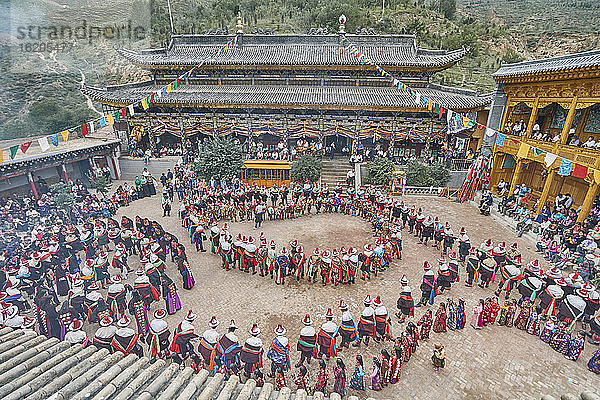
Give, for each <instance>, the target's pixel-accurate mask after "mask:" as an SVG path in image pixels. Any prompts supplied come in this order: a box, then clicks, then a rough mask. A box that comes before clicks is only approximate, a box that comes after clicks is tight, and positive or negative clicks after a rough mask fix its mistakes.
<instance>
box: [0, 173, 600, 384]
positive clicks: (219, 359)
mask: <svg viewBox="0 0 600 400" xmlns="http://www.w3.org/2000/svg"><path fill="white" fill-rule="evenodd" d="M144 175H145V174H142V176H144ZM164 177H165V178H164V179H162V177H161V179H160V182H161V184H162V185H163V193H164V194H166V197H167V198H170V201H173V197H174V192H175V191H177V193H178V196H180V200H181V207H180V208H179V217H180V218H181V221H182V225H183V226H184V227H185V229H186V230H187V231H188V233H189V235H190V240H191V242H192V244H193V246H195V248H196V250H197V251H208V247H210V251H211V252H212V253H214V254H215V255H218V256H219V257H220V260H221V266H222V267H223V268H225V269H235V270H241V271H244V272H246V273H253V274H260V275H261V276H265V277H267V276H268V277H272V278H273V279H274V281H275V283H277V284H282V285H283V284H285V278H286V277H290V278H291V279H295V280H296V281H302V280H306V281H308V282H312V283H315V282H320V283H322V284H323V285H327V284H334V285H340V284H342V285H343V284H352V283H355V282H356V279H357V278H360V279H363V280H368V279H371V278H372V276H377V275H378V274H379V273H381V272H382V271H384V270H386V269H388V268H390V267H392V263H393V260H396V259H401V257H402V247H403V243H402V240H403V236H402V233H403V232H404V235H414V236H415V237H416V238H417V240H418V244H419V245H423V246H428V245H431V246H433V247H435V248H436V249H438V250H439V254H440V256H439V259H438V260H437V264H438V265H437V268H434V267H433V265H432V264H431V263H430V262H428V261H425V262H424V264H423V270H424V273H423V278H422V281H421V282H420V283H419V286H418V287H419V290H420V292H421V293H420V299H418V301H415V300H416V298H414V297H413V290H412V288H411V287H410V286H409V282H408V279H407V278H406V276H403V277H402V278H401V280H400V284H401V285H400V290H399V291H400V294H399V297H398V299H397V301H396V307H397V309H398V312H397V313H396V317H397V319H398V322H399V323H400V324H406V325H400V327H404V328H403V329H400V333H397V334H395V335H394V334H393V332H394V331H396V330H397V329H399V328H397V327H394V326H393V324H392V316H391V314H390V312H389V311H388V308H386V306H385V305H384V301H383V299H382V298H381V296H374V299H372V298H371V297H370V296H369V295H367V296H366V297H365V299H364V302H363V303H364V308H363V309H362V311H361V314H360V317H359V318H358V319H357V320H355V319H354V318H353V316H352V315H351V313H350V311H349V307H348V305H347V304H346V303H345V301H344V300H341V301H340V303H339V304H338V308H339V310H340V313H341V316H340V318H339V320H340V323H339V325H338V324H336V323H334V322H333V320H334V318H335V316H334V314H333V311H332V308H333V307H330V308H328V310H327V313H326V314H325V315H324V319H325V321H324V322H323V324H322V325H321V327H320V329H319V330H318V331H317V330H316V329H315V328H314V327H313V326H312V325H313V321H312V319H311V317H310V315H308V314H307V315H305V317H304V318H303V320H302V322H303V324H304V328H303V329H302V330H300V331H299V332H298V341H297V344H296V349H297V351H298V353H299V361H298V363H295V364H294V367H295V370H294V371H292V364H291V357H290V341H289V339H288V338H287V337H286V329H285V327H284V326H283V325H282V324H278V325H277V326H276V327H274V330H273V333H274V337H273V339H272V341H271V342H270V344H269V346H268V347H265V346H263V342H262V340H261V338H260V336H261V329H260V328H259V326H258V325H257V324H253V325H252V326H251V327H250V329H249V331H248V332H249V335H250V336H249V337H248V338H247V339H246V340H244V341H243V342H242V341H241V340H240V339H239V338H238V336H237V335H236V331H237V329H238V327H237V326H236V324H235V321H234V320H231V323H230V324H229V325H228V327H227V332H225V333H222V334H221V333H219V332H218V330H217V328H218V326H219V325H220V324H219V321H218V320H217V318H216V317H214V316H213V317H212V318H206V320H207V321H208V329H206V330H205V331H204V332H203V333H202V334H200V333H199V331H196V328H195V326H194V322H195V320H196V319H197V315H196V314H195V313H194V312H193V311H192V310H191V309H189V308H190V307H185V308H187V309H189V311H188V312H187V314H186V315H185V317H184V318H182V321H181V323H179V324H178V325H177V326H176V327H169V324H168V323H167V322H166V321H165V317H166V316H167V315H168V314H174V313H176V312H178V311H179V310H180V309H181V308H182V304H181V300H180V298H179V295H178V284H176V283H175V282H174V280H173V279H172V278H171V277H170V276H169V275H168V273H167V268H166V267H167V263H168V262H170V263H173V264H174V265H175V266H176V268H177V270H178V271H179V274H180V276H181V278H182V281H181V282H182V283H181V287H182V288H183V289H184V290H191V289H192V288H193V287H194V285H195V281H194V278H193V275H192V270H191V268H190V265H189V263H188V258H187V255H186V247H185V245H183V244H182V243H181V242H180V240H179V239H178V238H177V235H175V234H173V233H169V232H166V231H165V230H164V229H163V228H162V226H161V224H160V223H158V222H157V221H151V220H149V219H144V218H140V217H136V218H134V220H131V219H129V218H127V217H123V218H122V219H121V221H120V222H118V221H116V220H115V219H113V218H112V217H111V214H109V215H105V214H104V213H103V212H102V210H101V209H100V210H98V208H94V207H91V206H90V204H94V202H100V201H99V200H98V199H97V198H96V197H95V196H94V195H91V194H89V192H88V191H87V189H85V187H84V186H83V185H82V184H81V183H77V184H74V185H73V187H74V188H75V189H76V190H75V194H76V195H77V196H80V197H77V199H76V204H77V205H78V206H76V207H74V209H75V211H73V210H71V211H70V212H65V211H62V210H60V209H59V208H57V207H55V206H52V202H51V200H49V199H50V197H48V198H46V200H45V201H44V200H42V199H41V200H42V201H38V202H35V201H31V200H29V201H28V200H27V197H24V198H16V197H15V198H11V199H4V200H3V204H2V205H3V208H2V212H3V215H2V217H3V222H4V225H3V233H4V238H5V240H6V238H10V237H11V235H12V237H13V238H17V239H18V240H16V241H15V243H13V244H12V245H11V246H5V248H4V251H3V259H2V268H1V269H0V288H2V290H1V292H0V305H1V306H2V307H1V310H2V312H1V313H0V325H3V326H9V327H13V328H22V329H35V330H36V331H38V332H39V333H40V334H42V335H45V336H47V337H56V338H59V339H60V340H65V341H68V342H69V343H82V344H87V343H92V344H94V345H96V346H97V347H100V348H107V349H108V350H109V351H111V352H115V351H120V352H123V353H125V354H137V355H139V356H148V357H150V358H152V359H154V358H164V359H169V360H171V361H172V362H176V363H178V364H180V366H181V367H182V368H183V367H184V366H186V365H188V364H189V365H190V366H191V367H192V368H193V369H194V371H196V372H197V371H198V370H199V369H200V368H206V369H207V370H209V371H210V373H211V374H214V373H217V372H220V373H223V374H224V375H225V376H226V377H229V376H231V375H232V374H239V375H240V376H242V377H243V378H246V379H247V378H251V377H252V378H254V379H255V380H256V381H257V383H258V384H259V385H260V384H261V383H263V382H264V380H265V379H266V377H269V378H271V379H273V381H274V384H275V386H276V387H277V388H282V387H284V386H289V384H291V383H292V381H293V382H294V384H296V385H297V386H298V388H302V389H306V390H307V391H308V392H309V393H311V392H317V391H318V392H323V393H326V394H327V393H328V392H336V393H339V394H340V395H342V396H343V395H344V394H345V392H346V390H347V386H348V388H351V389H354V390H364V389H366V388H367V387H369V388H370V389H372V390H376V391H377V390H381V389H382V387H384V386H386V385H388V384H394V383H397V382H398V379H399V376H400V370H401V366H402V365H403V364H404V363H406V362H408V361H409V359H410V358H411V355H412V354H414V352H415V351H416V349H417V347H418V346H419V341H422V340H428V339H429V338H430V336H431V335H430V331H433V332H434V333H444V332H446V331H448V330H461V329H463V328H464V327H465V325H466V322H467V318H468V317H467V315H466V314H467V312H466V307H467V302H465V301H464V300H463V299H461V298H455V299H453V298H445V299H444V302H442V303H440V304H439V306H438V309H437V311H436V312H435V314H433V313H432V311H431V308H429V306H431V305H434V304H436V303H435V302H436V299H437V301H438V302H439V299H440V296H442V295H443V294H444V293H446V294H447V293H448V292H449V291H451V289H452V286H453V285H456V284H457V283H458V282H460V279H461V277H463V279H465V283H464V284H465V285H466V286H467V287H473V286H475V285H477V286H479V287H480V288H490V287H491V289H494V288H495V292H494V295H493V296H490V298H488V299H485V300H484V299H482V300H481V301H479V302H478V303H477V304H475V305H474V306H473V314H472V317H471V326H472V327H473V328H475V329H483V328H484V327H486V326H488V325H491V324H496V325H501V326H506V327H511V326H515V327H517V328H518V329H522V330H526V331H527V332H528V333H530V334H532V335H537V336H539V337H540V338H541V339H542V340H544V341H546V342H548V343H549V344H550V346H551V347H552V348H553V349H555V350H557V351H559V352H561V353H562V354H564V355H565V357H567V358H569V359H571V360H577V359H578V357H579V355H580V354H581V351H582V349H583V347H584V345H585V343H586V342H588V343H590V344H591V345H596V344H598V342H599V341H600V313H598V309H599V308H600V303H599V296H598V292H597V291H596V288H595V287H594V284H593V283H592V281H593V279H594V278H595V277H596V275H595V274H596V272H593V274H592V273H588V274H586V273H585V272H586V271H583V270H581V271H579V270H575V271H573V272H568V273H565V272H563V270H562V269H561V267H563V266H564V265H561V266H558V265H553V266H552V267H551V268H549V269H547V270H546V271H543V270H542V269H541V267H540V262H539V260H531V261H530V262H526V261H524V260H522V256H521V253H520V251H519V248H518V246H517V244H516V243H514V244H513V245H510V246H507V245H506V243H505V242H500V243H496V244H494V243H493V242H492V240H491V239H488V240H486V241H484V242H483V243H481V245H479V246H478V247H475V246H473V245H472V244H471V241H470V238H469V236H468V235H467V229H466V228H465V227H461V228H460V229H458V233H457V234H455V232H454V230H453V229H452V226H451V224H450V223H449V222H442V221H441V220H440V218H439V217H437V216H432V215H429V214H428V213H427V212H426V211H425V209H424V208H423V207H419V206H418V205H412V206H411V205H408V204H405V203H404V202H401V201H399V200H397V199H394V198H392V197H391V196H389V195H387V194H385V193H381V192H378V191H377V190H375V189H373V188H371V187H367V188H360V189H359V190H358V191H355V190H354V189H353V188H349V189H348V190H347V191H343V190H342V188H341V185H340V186H338V187H336V188H334V189H333V190H331V189H329V188H328V187H327V186H322V185H321V186H319V185H313V184H310V183H308V182H307V183H301V184H300V183H296V184H294V185H293V186H292V187H291V188H288V187H286V186H284V187H279V188H270V189H267V188H261V187H257V186H248V185H245V184H243V183H242V182H240V181H239V180H236V181H234V182H223V181H219V182H217V181H216V180H214V179H211V180H208V181H204V180H203V179H201V178H200V177H198V176H197V175H195V172H194V170H193V169H192V168H187V167H183V166H178V167H177V168H175V170H174V171H173V172H171V171H167V173H166V174H165V175H164ZM144 185H145V186H144ZM149 185H151V186H152V187H154V183H153V180H150V182H148V179H146V182H145V183H144V184H142V182H141V179H140V185H138V184H137V182H136V190H135V191H134V192H135V194H136V195H137V198H139V197H143V196H146V195H152V194H153V190H152V188H151V187H150V186H149ZM123 186H125V185H123ZM169 188H170V189H169ZM119 191H123V192H125V193H129V192H130V190H129V189H126V188H124V187H121V188H120V189H118V190H117V192H119ZM155 191H156V189H154V192H155ZM47 196H51V195H50V194H49V195H47ZM164 197H165V196H164V195H163V198H164ZM109 198H110V196H109ZM130 199H133V197H131V198H130ZM104 201H105V202H106V201H108V200H104ZM163 204H164V203H163ZM80 205H83V206H80ZM123 205H126V204H123ZM85 207H88V208H89V209H91V210H96V211H95V212H93V213H89V214H82V215H81V216H80V215H79V214H78V213H81V212H82V210H83V209H85ZM561 207H563V204H562V203H561ZM313 212H314V213H333V212H338V213H343V214H346V215H352V216H356V217H360V218H363V219H364V220H365V221H367V222H368V223H369V224H370V225H371V227H372V229H373V235H374V236H373V240H372V243H367V244H365V245H364V247H363V248H362V249H360V250H359V249H358V248H353V247H350V246H348V247H345V246H344V247H341V248H340V249H339V250H338V249H331V250H329V249H313V251H312V252H309V251H308V250H307V251H306V252H305V251H304V249H303V247H302V245H301V244H300V243H298V242H297V241H296V240H292V241H290V242H289V247H288V244H287V243H286V245H284V246H281V247H280V248H278V247H277V245H276V244H275V242H274V241H272V240H271V241H269V239H268V238H266V237H265V236H264V235H263V234H259V235H258V236H257V238H256V239H254V238H253V237H251V236H247V237H244V235H241V234H234V233H233V232H230V229H229V223H231V221H251V222H252V223H253V224H254V227H255V229H260V227H261V224H262V222H263V221H264V220H265V219H266V220H277V219H287V218H298V217H302V216H303V215H306V214H311V213H313ZM73 213H74V214H73ZM19 217H22V218H23V219H24V220H26V221H27V222H28V223H27V224H19V223H18V220H19ZM34 221H38V222H37V223H33V222H34ZM595 221H596V219H594V214H592V217H591V218H588V220H586V222H584V223H583V224H574V225H573V228H571V229H575V227H576V228H577V232H579V231H580V230H583V232H584V237H585V236H586V235H587V234H589V233H590V232H598V229H600V228H597V227H596V223H595ZM565 232H570V231H568V230H566V229H565V230H561V231H558V230H557V232H556V233H555V235H556V236H557V237H563V236H564V235H565ZM578 234H579V233H578ZM584 241H585V239H584V240H582V241H581V242H580V243H577V244H576V246H575V250H576V251H578V252H583V254H584V257H583V258H585V259H586V260H589V261H592V262H593V264H594V266H595V265H597V263H596V258H597V257H598V255H597V252H596V249H594V248H593V247H594V246H593V244H591V243H587V242H586V243H584ZM592 241H593V240H592ZM596 248H597V246H596ZM539 249H540V251H544V252H545V253H544V255H545V256H546V257H547V258H548V259H549V261H551V262H556V259H553V258H552V257H550V256H549V254H547V253H546V250H547V249H545V248H544V247H543V246H540V248H539ZM590 250H591V251H590ZM309 253H310V254H309ZM133 255H136V256H139V258H140V265H139V266H138V267H134V268H132V266H131V265H130V263H129V262H128V258H129V257H131V256H133ZM592 255H593V256H594V257H596V258H594V259H592V257H591V256H592ZM588 256H589V257H588ZM215 264H216V263H215ZM566 267H571V265H566ZM461 270H464V273H463V272H462V271H461ZM132 274H135V275H134V276H135V278H134V279H133V282H132V284H130V283H128V280H129V281H131V278H128V277H129V276H131V275H132ZM290 278H288V279H290ZM104 291H106V294H105V295H103V294H102V293H103V292H104ZM513 292H517V293H518V299H514V298H512V297H511V294H512V293H513ZM502 295H504V299H505V302H504V304H502V305H500V304H499V300H498V299H499V298H500V297H501V296H502ZM419 307H425V308H426V309H425V310H424V312H423V314H422V315H421V316H420V317H419V318H418V319H417V318H415V309H416V308H419ZM150 316H151V317H152V318H150ZM86 325H87V326H86ZM96 325H97V326H98V328H97V329H95V333H94V334H93V335H89V337H88V334H87V333H86V331H90V329H89V328H90V327H94V326H96ZM84 328H87V329H84ZM173 328H174V329H173ZM373 342H375V343H376V346H379V347H381V348H380V349H378V350H379V351H380V354H381V356H380V357H374V358H373V360H372V369H371V373H370V374H369V373H368V372H366V365H365V363H364V360H363V359H362V356H361V355H359V356H357V357H356V359H355V360H353V362H354V368H353V369H352V371H347V368H346V363H349V362H350V361H349V360H344V358H343V357H341V353H343V351H344V350H345V349H349V348H350V345H352V346H353V347H357V348H361V347H363V346H365V347H366V346H369V345H371V346H373ZM388 342H389V343H393V348H391V349H387V348H386V343H388ZM263 354H264V355H265V356H266V359H267V360H269V361H270V363H271V365H270V372H269V373H267V374H266V376H265V375H264V374H263V372H262V371H263V357H262V355H263ZM315 357H316V358H318V362H317V364H318V366H317V368H316V369H315V371H311V369H310V367H309V365H310V361H311V359H312V358H315ZM445 358H446V355H445V349H444V346H442V345H441V344H436V345H435V346H434V348H433V349H432V356H431V361H432V365H433V368H435V369H439V368H443V367H444V366H445ZM331 360H334V361H331ZM330 361H331V362H330ZM588 367H589V369H590V370H591V371H593V372H595V373H600V350H598V351H596V352H595V353H594V356H593V357H592V359H591V360H589V362H588ZM367 374H368V375H367ZM290 375H291V379H289V378H290ZM310 376H314V379H311V378H310ZM330 377H332V379H330ZM347 378H348V381H349V382H348V384H346V381H347ZM331 383H332V385H331ZM330 386H332V388H331V389H329V387H330Z"/></svg>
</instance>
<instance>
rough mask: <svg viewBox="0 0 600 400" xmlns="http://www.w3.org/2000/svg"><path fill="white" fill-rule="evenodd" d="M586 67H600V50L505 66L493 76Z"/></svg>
mask: <svg viewBox="0 0 600 400" xmlns="http://www.w3.org/2000/svg"><path fill="white" fill-rule="evenodd" d="M586 67H600V50H594V51H587V52H584V53H577V54H569V55H566V56H559V57H552V58H544V59H541V60H533V61H523V62H519V63H514V64H504V65H502V66H501V67H500V69H499V70H498V71H496V72H494V73H493V74H492V76H493V77H497V78H500V77H508V76H518V75H528V74H538V73H543V72H557V71H568V70H574V69H578V68H586Z"/></svg>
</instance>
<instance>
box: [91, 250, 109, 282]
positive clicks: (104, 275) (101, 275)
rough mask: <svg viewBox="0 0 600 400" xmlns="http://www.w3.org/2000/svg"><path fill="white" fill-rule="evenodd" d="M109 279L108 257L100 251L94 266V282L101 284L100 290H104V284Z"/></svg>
mask: <svg viewBox="0 0 600 400" xmlns="http://www.w3.org/2000/svg"><path fill="white" fill-rule="evenodd" d="M109 279H110V275H109V273H108V256H107V254H106V252H104V251H100V253H99V254H98V257H97V258H96V262H95V265H94V280H95V281H96V282H100V283H101V284H102V289H106V283H107V282H108V281H109Z"/></svg>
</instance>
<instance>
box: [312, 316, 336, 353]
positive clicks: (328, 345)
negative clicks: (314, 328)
mask: <svg viewBox="0 0 600 400" xmlns="http://www.w3.org/2000/svg"><path fill="white" fill-rule="evenodd" d="M325 319H326V321H325V322H324V323H323V324H322V325H321V329H320V330H319V333H318V334H317V343H318V345H319V357H323V355H325V356H326V357H327V359H328V360H329V358H330V357H335V356H336V355H337V348H336V345H335V339H336V337H337V334H338V331H337V326H336V325H335V323H334V322H333V312H332V311H331V308H328V309H327V313H325Z"/></svg>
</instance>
